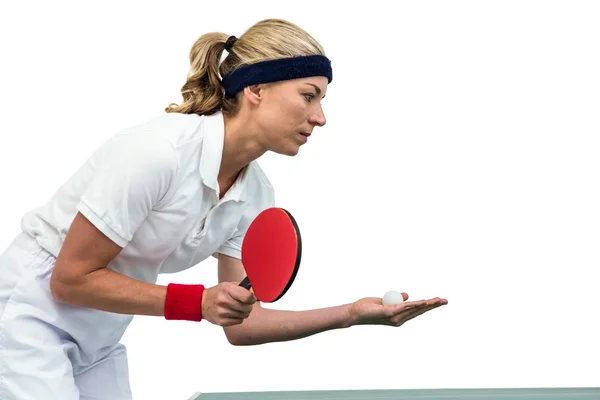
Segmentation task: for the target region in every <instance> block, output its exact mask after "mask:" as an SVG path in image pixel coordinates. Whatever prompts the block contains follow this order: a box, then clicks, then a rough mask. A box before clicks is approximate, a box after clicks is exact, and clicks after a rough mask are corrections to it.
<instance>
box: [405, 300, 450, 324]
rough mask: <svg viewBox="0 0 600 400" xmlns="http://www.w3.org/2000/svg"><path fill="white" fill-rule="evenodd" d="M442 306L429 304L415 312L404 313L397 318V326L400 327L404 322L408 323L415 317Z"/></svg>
mask: <svg viewBox="0 0 600 400" xmlns="http://www.w3.org/2000/svg"><path fill="white" fill-rule="evenodd" d="M442 305H443V304H431V305H427V306H424V307H419V308H417V309H415V310H411V311H410V312H407V313H404V314H402V315H401V316H399V317H400V318H398V322H397V323H398V324H400V325H402V324H404V323H405V322H408V321H410V320H411V319H414V318H416V317H418V316H419V315H422V314H424V313H426V312H427V311H431V310H433V309H436V308H438V307H441V306H442Z"/></svg>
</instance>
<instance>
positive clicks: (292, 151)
mask: <svg viewBox="0 0 600 400" xmlns="http://www.w3.org/2000/svg"><path fill="white" fill-rule="evenodd" d="M273 151H274V152H275V153H277V154H281V155H284V156H290V157H293V156H295V155H297V154H298V153H299V152H300V146H295V147H287V148H284V149H275V150H273Z"/></svg>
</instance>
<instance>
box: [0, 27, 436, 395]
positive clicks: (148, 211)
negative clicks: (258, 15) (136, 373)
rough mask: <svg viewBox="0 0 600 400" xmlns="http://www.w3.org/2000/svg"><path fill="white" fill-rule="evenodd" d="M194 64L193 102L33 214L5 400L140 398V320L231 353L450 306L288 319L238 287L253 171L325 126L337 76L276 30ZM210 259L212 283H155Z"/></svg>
mask: <svg viewBox="0 0 600 400" xmlns="http://www.w3.org/2000/svg"><path fill="white" fill-rule="evenodd" d="M224 50H225V51H227V57H226V58H225V59H224V60H223V61H222V62H221V56H222V54H223V51H224ZM190 62H191V70H190V73H189V76H188V79H187V82H186V83H185V85H184V86H183V88H182V94H183V103H182V104H181V105H170V106H169V107H168V108H167V110H166V111H167V112H166V113H165V114H163V115H161V116H159V117H157V118H155V119H153V120H151V121H148V122H145V123H143V124H140V125H138V126H134V127H131V128H129V129H126V130H124V131H122V132H119V133H118V134H117V135H115V136H113V137H112V138H110V139H109V140H108V141H107V142H106V143H104V144H103V145H102V146H101V147H100V148H99V149H98V150H97V151H96V152H94V154H92V155H91V157H90V158H89V159H88V160H87V161H86V162H85V163H84V164H83V165H82V166H81V168H80V169H79V170H78V171H76V172H75V174H74V175H73V176H72V177H71V178H70V179H69V180H68V181H67V182H66V183H65V184H64V185H63V186H62V187H61V188H59V190H58V191H57V192H56V193H55V195H54V196H53V197H52V198H51V199H50V200H49V201H48V202H47V203H46V204H45V205H43V206H42V207H40V208H38V209H35V210H32V211H31V212H29V213H27V214H26V215H25V216H24V217H23V220H22V230H23V233H21V234H20V235H19V236H18V237H17V238H16V239H15V240H14V242H13V243H12V244H11V245H10V246H9V248H8V249H7V250H6V251H5V252H4V253H3V254H2V255H1V256H0V398H2V399H3V400H13V399H15V400H16V399H18V400H30V399H31V400H34V399H35V400H38V399H40V398H60V399H61V400H75V399H91V398H94V399H97V398H103V399H104V398H106V399H112V400H117V399H129V398H131V393H130V388H129V381H128V372H127V358H126V350H125V348H124V346H123V345H122V344H120V343H119V341H120V339H121V337H122V335H123V333H124V331H125V329H126V327H127V326H128V324H129V323H130V322H131V319H132V318H133V316H134V315H136V314H137V315H154V316H160V317H164V318H166V319H168V320H173V319H175V320H189V321H201V320H202V319H204V320H207V321H209V322H210V323H213V324H217V325H220V326H222V327H223V329H224V331H225V334H226V336H227V339H228V340H229V341H230V342H231V343H232V344H234V345H255V344H261V343H267V342H275V341H286V340H294V339H299V338H302V337H306V336H309V335H313V334H316V333H318V332H323V331H326V330H331V329H339V328H345V327H350V326H353V325H359V324H387V325H393V326H400V325H402V324H403V323H404V322H406V321H408V320H410V319H412V318H414V317H416V316H417V315H420V314H422V313H424V312H426V311H428V310H431V309H433V308H436V307H439V306H440V305H442V304H446V303H447V302H446V300H445V299H440V298H434V299H430V300H423V301H416V302H407V303H404V304H402V305H396V306H383V305H382V302H381V299H380V298H365V299H361V300H359V301H357V302H355V303H353V304H346V305H341V306H337V307H330V308H324V309H318V310H308V311H301V312H291V311H279V310H269V309H266V308H263V307H261V305H260V304H259V303H257V301H256V299H255V297H254V296H253V295H252V293H251V292H249V291H247V290H246V289H243V288H241V287H239V286H238V285H237V283H238V282H240V281H241V280H242V279H243V278H244V276H245V273H244V269H243V266H242V264H241V262H240V249H241V243H242V239H243V237H244V233H245V231H246V229H247V227H248V225H249V223H250V222H251V221H252V219H253V218H254V217H255V216H256V215H257V214H258V213H259V212H260V211H261V210H263V209H265V208H267V207H271V206H274V204H275V203H274V194H273V189H272V187H271V185H270V184H269V181H268V179H267V177H266V176H265V174H264V173H263V171H262V170H261V169H260V167H259V166H258V164H257V163H256V161H255V160H256V159H258V158H259V157H260V156H261V155H262V154H264V153H265V152H267V151H273V152H276V153H279V154H284V155H289V156H293V155H295V154H296V153H297V152H298V150H299V148H300V146H302V145H303V144H305V143H306V142H307V140H308V137H309V136H310V135H311V133H312V132H313V129H314V128H315V127H320V126H323V125H325V122H326V120H325V116H324V113H323V110H322V108H321V100H322V99H323V98H324V97H325V95H326V92H327V86H328V84H329V83H330V82H331V80H332V72H331V65H330V62H329V60H328V59H327V58H326V57H325V55H324V51H323V49H322V48H321V46H320V45H319V44H318V43H317V42H316V41H315V40H314V39H313V38H312V37H311V36H310V35H309V34H307V33H306V32H305V31H303V30H302V29H300V28H299V27H297V26H295V25H293V24H291V23H289V22H286V21H282V20H275V19H271V20H265V21H261V22H259V23H257V24H256V25H254V26H253V27H251V28H250V29H249V30H248V31H247V32H246V33H245V34H244V35H243V36H242V37H240V38H239V40H238V39H236V38H235V37H233V36H231V37H229V36H228V35H225V34H221V33H209V34H206V35H203V36H202V37H200V38H199V39H198V40H197V41H196V43H195V44H194V46H193V48H192V50H191V53H190ZM221 77H223V78H222V79H221ZM211 255H213V256H215V257H217V258H218V277H219V282H220V283H219V284H218V285H216V286H214V287H209V288H204V286H203V285H177V284H170V285H168V286H166V287H165V286H161V285H156V284H155V282H156V278H157V276H158V274H160V273H172V272H177V271H182V270H185V269H187V268H190V267H191V266H193V265H195V264H197V263H199V262H201V261H202V260H204V259H206V258H207V257H209V256H211ZM404 297H405V299H406V298H407V295H406V294H404Z"/></svg>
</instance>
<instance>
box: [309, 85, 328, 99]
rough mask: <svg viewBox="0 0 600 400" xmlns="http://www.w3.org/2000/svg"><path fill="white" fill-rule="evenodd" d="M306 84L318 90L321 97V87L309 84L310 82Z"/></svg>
mask: <svg viewBox="0 0 600 400" xmlns="http://www.w3.org/2000/svg"><path fill="white" fill-rule="evenodd" d="M306 84H307V85H310V86H312V87H314V88H315V89H316V90H317V95H319V96H320V95H321V88H320V87H318V86H317V85H314V84H312V83H308V82H306ZM323 98H325V96H323Z"/></svg>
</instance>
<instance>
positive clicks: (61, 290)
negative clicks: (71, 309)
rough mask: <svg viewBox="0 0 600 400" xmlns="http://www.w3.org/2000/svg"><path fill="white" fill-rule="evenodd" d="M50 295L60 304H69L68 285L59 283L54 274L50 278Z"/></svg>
mask: <svg viewBox="0 0 600 400" xmlns="http://www.w3.org/2000/svg"><path fill="white" fill-rule="evenodd" d="M50 293H51V294H52V297H53V298H54V300H57V301H60V302H62V303H68V302H69V293H70V290H69V285H66V284H65V283H63V282H61V281H60V279H58V278H57V277H56V275H55V274H54V273H53V274H52V276H51V277H50Z"/></svg>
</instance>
